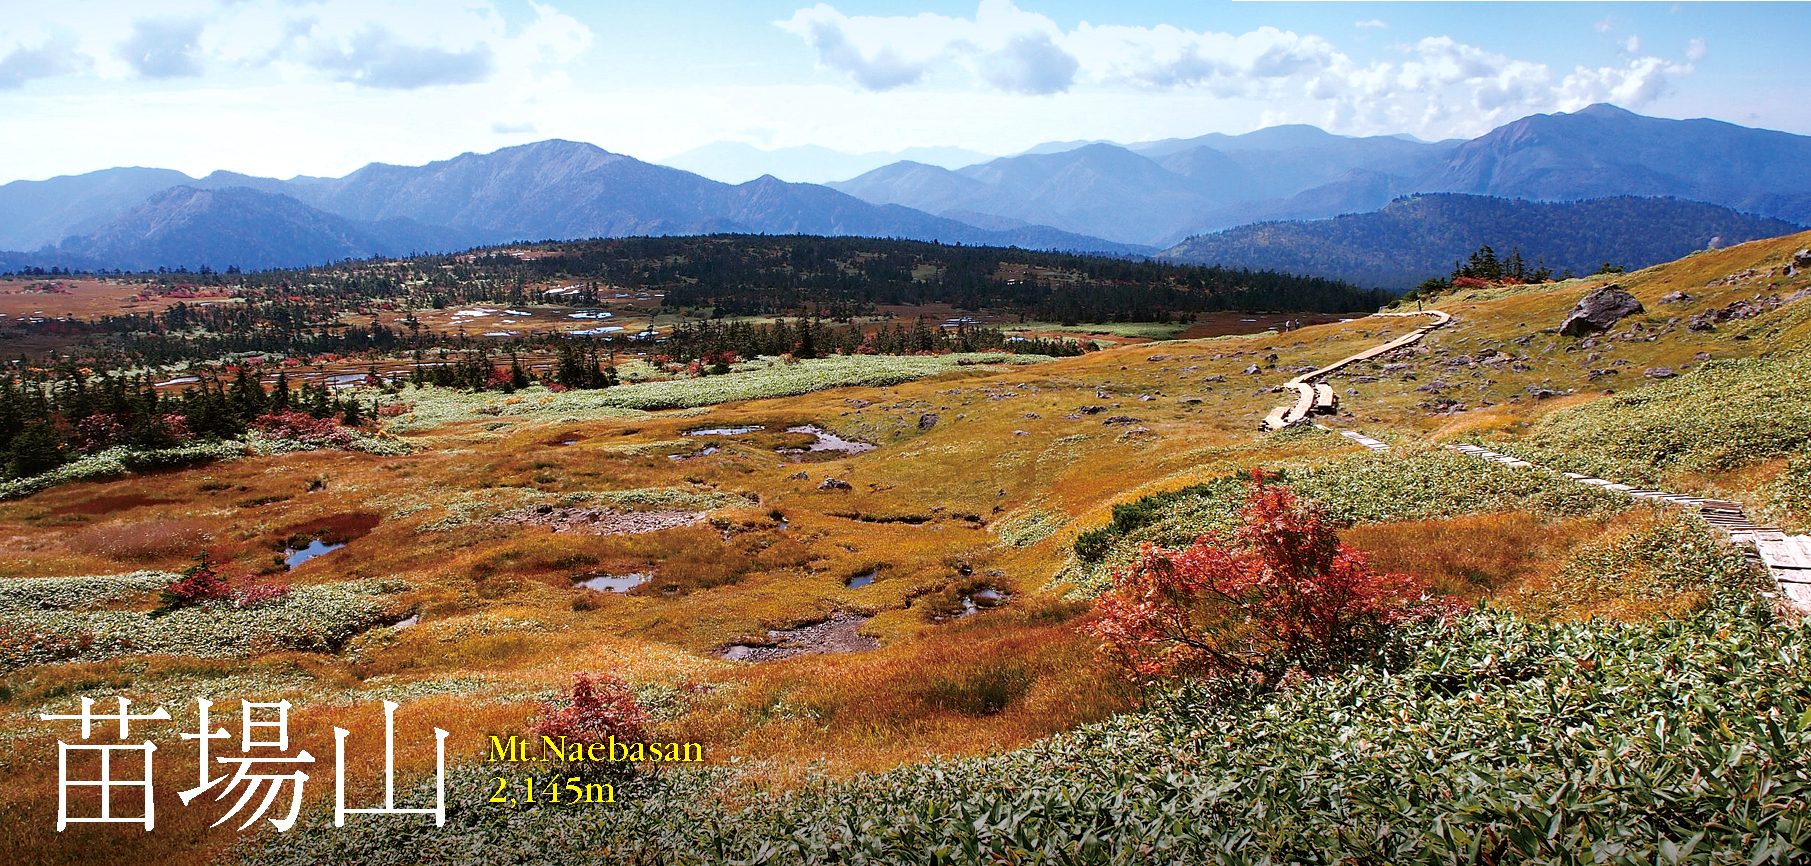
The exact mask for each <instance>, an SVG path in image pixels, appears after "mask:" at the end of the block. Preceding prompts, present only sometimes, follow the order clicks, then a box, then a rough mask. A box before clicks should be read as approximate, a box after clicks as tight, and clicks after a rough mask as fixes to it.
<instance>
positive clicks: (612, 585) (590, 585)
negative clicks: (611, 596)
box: [574, 572, 654, 592]
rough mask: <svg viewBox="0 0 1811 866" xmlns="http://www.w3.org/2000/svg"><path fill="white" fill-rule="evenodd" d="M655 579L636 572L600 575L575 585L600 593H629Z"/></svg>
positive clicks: (652, 576) (649, 575)
mask: <svg viewBox="0 0 1811 866" xmlns="http://www.w3.org/2000/svg"><path fill="white" fill-rule="evenodd" d="M653 578H654V575H651V574H643V573H641V572H636V573H634V574H600V575H598V576H596V577H592V578H588V579H585V580H581V581H579V582H578V583H576V584H574V585H575V586H582V587H584V588H586V589H595V590H597V591H598V592H628V591H629V590H631V589H634V588H636V587H638V586H641V585H642V584H644V583H647V582H648V581H649V580H652V579H653Z"/></svg>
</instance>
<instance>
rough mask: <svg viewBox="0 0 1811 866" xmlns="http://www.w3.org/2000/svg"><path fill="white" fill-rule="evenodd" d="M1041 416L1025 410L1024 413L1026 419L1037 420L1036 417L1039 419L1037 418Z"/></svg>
mask: <svg viewBox="0 0 1811 866" xmlns="http://www.w3.org/2000/svg"><path fill="white" fill-rule="evenodd" d="M1042 417H1044V416H1042V415H1039V414H1038V413H1036V412H1026V413H1025V418H1026V419H1027V420H1031V421H1036V420H1038V419H1039V418H1042Z"/></svg>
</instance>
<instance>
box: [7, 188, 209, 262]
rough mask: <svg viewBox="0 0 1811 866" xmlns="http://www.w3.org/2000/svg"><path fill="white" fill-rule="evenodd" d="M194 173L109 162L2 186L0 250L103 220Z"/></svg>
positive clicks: (33, 244) (52, 239) (31, 245)
mask: <svg viewBox="0 0 1811 866" xmlns="http://www.w3.org/2000/svg"><path fill="white" fill-rule="evenodd" d="M192 181H193V178H190V177H189V176H188V175H186V174H183V173H182V172H180V171H171V170H170V169H166V168H109V169H103V170H101V171H92V172H89V173H87V174H78V175H64V176H62V177H53V178H51V179H49V180H16V181H13V182H12V183H9V184H6V185H5V186H0V250H35V249H37V248H38V247H41V246H44V245H46V244H54V243H56V242H57V241H60V240H62V239H63V238H65V237H67V236H69V235H71V234H76V233H80V232H83V231H87V230H90V229H93V228H96V227H98V226H100V225H101V224H102V223H105V222H106V221H108V220H110V219H113V218H114V217H116V216H118V215H120V214H121V213H123V212H125V211H126V210H127V209H129V208H131V207H133V206H134V205H136V204H138V203H139V202H142V201H144V200H145V197H146V196H149V195H151V194H152V193H154V192H157V191H158V190H163V189H169V188H170V187H172V186H176V185H177V184H183V183H190V182H192Z"/></svg>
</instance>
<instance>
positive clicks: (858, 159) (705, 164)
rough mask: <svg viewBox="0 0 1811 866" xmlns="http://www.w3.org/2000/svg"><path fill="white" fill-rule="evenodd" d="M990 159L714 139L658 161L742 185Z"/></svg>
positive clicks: (959, 151)
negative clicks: (766, 178) (768, 146)
mask: <svg viewBox="0 0 1811 866" xmlns="http://www.w3.org/2000/svg"><path fill="white" fill-rule="evenodd" d="M993 158H994V157H993V156H992V155H991V154H985V153H980V152H977V151H973V150H968V149H966V148H961V147H908V148H906V149H905V150H896V151H892V152H873V153H847V152H844V151H840V150H832V149H830V148H828V147H819V146H817V145H812V144H808V145H804V146H802V147H779V148H775V149H773V150H763V149H761V148H758V147H755V146H754V145H752V144H744V143H742V142H735V141H718V142H712V143H710V144H707V145H705V146H703V147H695V148H693V149H691V150H688V151H686V152H685V153H681V154H679V155H677V156H669V157H667V158H666V159H663V160H659V163H660V164H661V165H665V166H671V167H672V168H677V169H683V170H685V171H689V172H691V173H693V174H701V175H704V176H705V177H708V178H710V179H711V180H718V181H722V182H724V183H743V182H745V181H750V180H754V179H755V178H758V177H760V176H761V175H764V174H771V175H773V176H774V177H777V178H780V179H781V180H789V181H793V182H795V183H824V182H826V181H832V180H843V179H846V178H851V177H854V176H856V175H858V174H861V173H863V172H867V171H873V170H874V169H877V168H880V167H881V166H883V165H888V164H890V163H894V162H898V161H900V160H910V161H912V162H922V163H925V164H927V165H938V166H942V167H944V168H961V167H962V166H965V165H974V164H975V163H977V162H985V161H987V160H990V159H993Z"/></svg>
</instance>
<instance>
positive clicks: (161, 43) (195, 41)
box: [114, 18, 204, 78]
mask: <svg viewBox="0 0 1811 866" xmlns="http://www.w3.org/2000/svg"><path fill="white" fill-rule="evenodd" d="M203 26H204V24H203V22H202V21H201V20H200V19H198V18H139V19H135V20H134V21H133V22H132V35H131V36H130V37H128V38H127V39H126V41H124V42H121V43H120V44H119V46H118V47H117V48H116V49H114V53H115V54H116V55H118V57H119V59H121V60H123V61H125V62H126V65H127V66H130V67H132V71H134V72H136V73H138V74H139V75H140V76H141V77H144V78H184V77H190V76H196V75H200V74H201V72H202V68H201V30H202V28H203Z"/></svg>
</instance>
